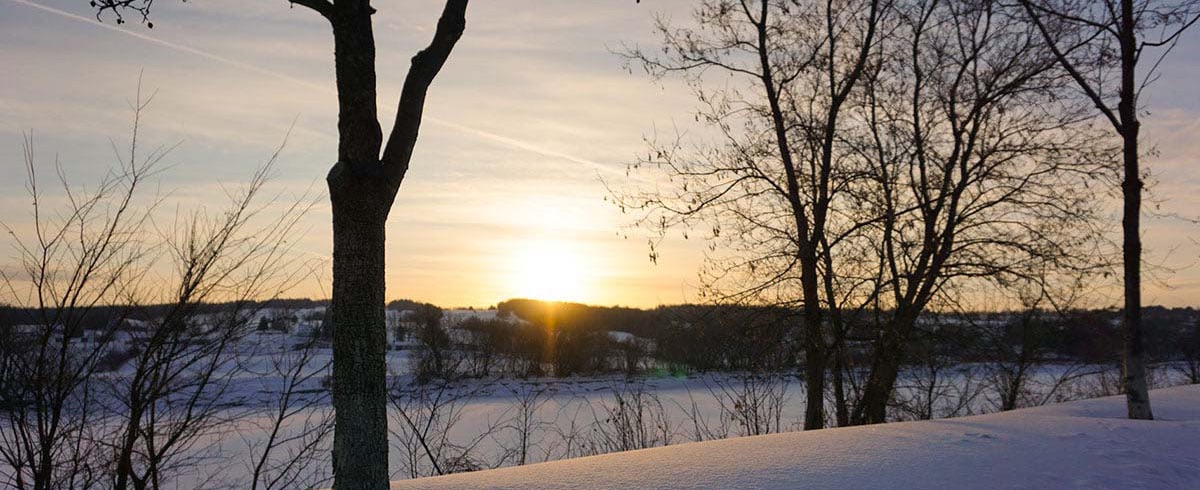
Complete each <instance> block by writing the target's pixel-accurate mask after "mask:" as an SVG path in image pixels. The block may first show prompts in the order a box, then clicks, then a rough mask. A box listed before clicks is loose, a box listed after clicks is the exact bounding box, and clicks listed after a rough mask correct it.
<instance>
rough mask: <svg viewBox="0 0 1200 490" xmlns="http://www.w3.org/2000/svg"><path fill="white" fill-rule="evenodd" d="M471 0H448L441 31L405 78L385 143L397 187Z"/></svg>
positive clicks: (390, 175) (386, 166)
mask: <svg viewBox="0 0 1200 490" xmlns="http://www.w3.org/2000/svg"><path fill="white" fill-rule="evenodd" d="M466 10H467V0H446V7H445V10H443V11H442V17H441V19H439V20H438V26H437V32H436V33H434V35H433V41H432V42H430V43H429V47H427V48H425V49H423V50H421V52H419V53H417V55H416V56H414V57H413V59H412V67H411V68H409V70H408V76H407V78H405V80H404V89H403V91H401V93H400V106H399V108H398V110H397V111H396V124H395V125H394V126H393V127H392V133H391V135H389V136H388V142H387V146H386V147H384V150H383V157H382V158H381V159H380V161H381V162H382V164H383V167H384V172H385V173H386V174H387V176H388V179H389V180H390V183H391V184H392V186H393V187H394V188H399V186H400V182H402V181H403V180H404V174H405V173H407V172H408V164H409V160H411V159H412V152H413V148H414V147H415V146H416V142H417V132H418V131H419V130H420V127H421V113H422V112H423V111H424V108H425V94H426V92H427V91H428V90H429V85H430V84H431V83H433V79H434V77H436V76H437V74H438V72H439V71H441V69H442V66H443V65H444V64H445V63H446V59H447V58H448V57H449V56H450V51H451V50H453V49H454V45H455V44H456V43H457V42H458V39H459V38H460V37H462V34H463V30H464V29H466V25H467V21H466Z"/></svg>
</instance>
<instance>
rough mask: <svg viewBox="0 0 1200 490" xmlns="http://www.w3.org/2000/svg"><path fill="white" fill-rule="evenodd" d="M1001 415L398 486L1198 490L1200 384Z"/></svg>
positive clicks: (727, 443)
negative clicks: (1128, 415)
mask: <svg viewBox="0 0 1200 490" xmlns="http://www.w3.org/2000/svg"><path fill="white" fill-rule="evenodd" d="M1152 398H1153V403H1154V410H1155V414H1156V416H1157V417H1158V420H1155V421H1132V420H1127V419H1125V418H1124V399H1123V398H1122V397H1106V398H1100V399H1093V400H1083V401H1075V402H1068V403H1061V404H1055V405H1048V406H1043V407H1038V408H1030V409H1023V410H1017V411H1012V412H1005V413H994V414H988V415H979V416H971V417H961V418H955V419H946V420H933V421H920V422H900V423H892V424H885V425H876V426H867V427H849V428H842V429H829V430H823V431H813V432H792V433H783V434H773V435H766V436H757V437H745V438H735V439H727V440H721V441H709V442H702V443H691V444H680V445H674V446H669V447H663V448H656V449H647V450H641V451H632V452H624V453H617V454H608V455H602V456H593V457H587V458H578V459H573V460H566V461H556V462H550V463H542V464H535V465H529V466H522V467H515V468H503V469H498V470H491V471H482V472H475V473H463V474H457V475H450V476H444V477H436V478H424V479H417V480H408V481H401V482H396V483H394V484H393V488H396V489H436V488H513V489H516V488H564V489H565V488H591V489H619V490H628V489H633V488H638V489H643V488H739V489H751V488H781V489H782V488H788V489H794V488H816V489H820V488H829V489H859V488H892V489H898V488H914V489H915V488H921V489H929V488H946V489H959V488H973V489H991V488H995V489H1015V488H1039V489H1065V488H1080V489H1138V488H1145V489H1194V488H1200V386H1198V385H1191V386H1181V387H1174V388H1164V389H1159V390H1155V391H1154V392H1153V393H1152Z"/></svg>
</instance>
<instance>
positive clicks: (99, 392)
mask: <svg viewBox="0 0 1200 490" xmlns="http://www.w3.org/2000/svg"><path fill="white" fill-rule="evenodd" d="M148 103H149V99H145V100H143V99H142V97H141V95H140V91H139V97H138V98H137V100H136V102H135V103H134V104H133V110H134V125H133V137H132V138H131V141H130V145H129V147H128V152H127V153H123V152H122V151H120V150H118V149H116V148H115V147H114V150H115V152H116V154H117V157H118V160H119V165H118V166H117V167H115V168H114V169H113V171H112V172H110V173H109V174H108V175H107V176H106V177H104V178H103V179H102V180H101V181H100V183H99V184H98V185H96V186H95V187H93V188H91V189H87V188H86V187H85V186H73V185H71V184H69V183H68V181H67V178H66V176H65V173H64V172H63V171H62V168H61V167H59V168H58V170H59V180H60V182H61V183H62V185H63V192H62V196H61V197H59V198H58V199H59V200H61V202H62V208H63V210H61V211H58V212H55V211H54V210H53V208H52V207H50V206H48V205H47V204H46V203H45V202H44V201H46V200H47V199H48V197H47V196H46V194H45V193H44V191H43V190H42V189H41V187H40V186H39V184H38V180H37V173H36V166H35V164H34V156H33V148H32V141H31V140H30V141H27V144H26V163H27V168H28V170H29V180H28V183H29V190H30V194H31V197H32V199H33V215H34V220H33V224H32V230H31V231H28V232H25V231H24V230H21V231H20V232H18V230H13V229H11V228H10V229H9V231H10V233H11V234H12V236H13V237H14V239H15V242H14V245H15V248H16V251H17V252H18V259H17V264H16V267H17V269H19V270H20V271H21V273H22V276H12V275H9V274H7V273H4V275H3V281H4V286H5V288H6V289H7V291H6V292H7V293H8V294H10V295H11V297H12V298H13V299H14V300H15V301H16V304H17V306H19V307H20V308H21V311H22V312H23V316H25V318H24V319H23V321H24V322H25V323H24V324H23V326H22V327H21V329H20V330H21V331H20V332H19V334H18V335H13V336H10V337H6V338H4V339H2V340H0V357H2V359H0V361H2V362H0V365H2V366H4V368H3V369H2V370H0V372H2V373H3V375H4V376H5V379H4V380H3V381H4V382H3V383H0V386H2V387H3V388H0V400H3V403H0V412H2V413H3V416H4V418H5V419H6V420H5V423H4V424H0V434H2V436H0V456H3V458H4V459H5V461H4V462H5V464H6V466H7V467H8V468H11V470H12V474H9V475H6V477H7V479H8V480H9V482H10V483H12V484H13V485H14V486H16V487H17V488H36V489H50V488H92V487H97V486H105V487H110V488H120V489H124V488H128V487H130V486H132V487H134V488H139V489H140V488H155V489H157V488H161V487H163V486H167V485H169V484H170V482H173V481H178V480H176V478H177V477H179V476H180V475H181V474H182V473H183V472H184V471H185V470H188V469H190V468H194V467H195V464H196V463H197V462H199V461H200V460H202V459H204V458H205V457H206V456H207V454H206V448H207V447H208V444H209V442H208V441H210V440H211V437H210V436H212V435H213V434H215V433H216V432H217V431H219V430H221V428H222V426H223V424H224V422H225V421H227V419H228V417H229V416H230V414H231V413H232V412H230V411H229V410H228V409H229V402H230V400H229V399H228V398H229V397H228V396H227V395H228V391H227V388H228V386H229V383H230V380H231V379H233V378H234V375H235V373H236V372H237V366H236V365H235V364H234V363H233V362H232V359H233V356H232V353H233V348H234V347H235V345H236V342H237V340H238V339H240V338H241V336H242V335H244V333H246V332H248V331H249V329H250V328H251V327H252V326H250V325H248V322H247V318H246V314H247V312H250V311H253V310H255V309H256V308H258V305H260V304H261V302H260V301H258V300H261V299H264V298H273V297H277V295H278V294H280V293H281V292H283V291H286V290H287V289H288V288H290V287H291V286H293V285H295V284H296V282H297V279H298V276H297V275H296V274H295V273H292V272H287V271H288V270H289V269H290V268H292V266H293V265H296V259H295V256H294V255H293V254H291V253H290V252H291V249H290V246H289V245H287V244H288V243H291V242H292V239H293V238H294V237H295V234H296V231H297V230H296V224H297V222H298V220H299V218H300V217H301V216H302V215H303V214H304V213H305V212H306V211H307V209H308V208H309V207H310V206H311V205H312V202H311V200H308V199H306V198H303V197H302V198H300V199H298V200H297V201H296V202H294V203H291V204H288V203H286V202H283V201H279V200H272V199H266V200H264V198H263V197H262V196H261V194H262V191H263V187H264V185H265V183H266V179H267V176H268V175H269V173H270V169H271V167H272V163H273V162H274V161H275V158H276V157H277V156H278V152H276V154H275V156H273V157H272V158H271V160H270V162H268V163H267V164H266V165H264V166H263V167H261V168H260V169H259V170H258V171H257V172H256V173H255V174H254V177H253V178H252V180H251V181H250V183H249V184H248V185H247V186H246V187H245V188H244V189H242V190H240V191H237V190H231V191H230V193H229V196H230V204H229V206H228V207H227V208H226V209H225V210H223V211H222V212H219V213H216V214H209V213H207V212H206V211H205V210H203V209H197V210H195V211H194V212H188V213H186V214H184V213H180V214H177V215H176V217H175V219H174V221H172V222H170V223H168V224H167V225H165V226H162V225H159V224H158V222H157V221H156V220H155V219H154V217H155V210H156V209H157V205H158V204H159V203H160V202H161V196H159V195H155V194H149V195H147V194H146V185H147V183H148V179H150V178H151V177H152V176H154V174H155V173H156V172H158V170H159V169H160V167H161V162H162V160H163V158H164V157H165V156H166V154H167V151H168V150H169V149H170V147H159V148H157V149H155V150H153V151H150V152H146V153H145V154H143V153H142V152H140V151H139V141H138V138H137V134H138V128H139V122H140V118H141V115H142V112H143V110H144V108H145V107H146V104H148ZM50 199H53V198H50ZM280 204H282V209H281V210H279V209H275V208H276V207H278V205H280ZM268 209H269V210H270V211H271V213H272V214H273V213H275V212H277V211H278V212H279V214H278V215H274V216H273V217H267V216H265V214H266V213H264V211H265V210H268ZM155 278H157V279H158V280H154V279H155ZM159 291H166V292H165V293H160V292H159ZM218 300H219V301H224V302H225V303H222V304H219V305H215V306H214V305H212V304H211V303H212V302H214V301H218Z"/></svg>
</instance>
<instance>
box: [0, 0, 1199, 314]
mask: <svg viewBox="0 0 1200 490" xmlns="http://www.w3.org/2000/svg"><path fill="white" fill-rule="evenodd" d="M378 3H379V5H378V6H377V8H378V9H379V13H378V14H377V15H376V17H375V25H376V37H377V43H378V54H379V59H378V71H379V81H380V87H379V94H380V110H381V119H382V120H383V121H391V119H392V113H393V112H394V104H395V101H396V99H397V98H398V95H399V86H400V83H401V82H402V80H403V74H404V72H405V71H406V69H407V65H408V60H409V58H410V57H411V56H412V55H413V54H414V53H415V52H416V51H417V50H419V49H420V48H421V47H422V46H423V45H424V44H425V43H427V42H428V39H429V38H430V36H431V35H432V30H431V29H432V27H433V26H434V25H435V22H436V17H437V14H438V13H439V11H440V5H439V2H437V1H433V0H414V1H406V2H378ZM689 4H690V2H689V1H687V0H672V1H664V0H651V1H644V2H641V3H640V4H638V3H635V2H633V1H628V0H604V1H596V0H570V1H568V0H556V1H553V2H548V1H545V0H477V1H475V2H473V3H472V4H471V6H470V9H469V11H468V28H467V32H466V35H465V36H464V37H463V39H462V41H461V42H460V44H459V46H458V47H457V48H456V51H455V52H454V54H453V56H452V57H451V60H450V62H449V63H448V65H447V66H446V68H445V70H444V71H443V72H442V74H441V75H440V77H439V78H438V80H437V81H436V82H435V84H434V87H433V88H432V90H431V94H430V98H429V101H428V105H427V109H426V116H427V120H426V122H425V125H424V126H423V128H422V134H421V140H420V142H419V143H418V148H417V151H416V154H415V155H414V161H413V164H412V170H411V171H410V172H409V175H408V178H407V180H406V182H405V184H404V186H403V187H402V189H401V191H400V196H399V198H398V199H397V202H396V205H395V207H394V208H393V211H392V215H391V219H390V220H389V224H388V227H389V228H388V233H389V245H388V276H387V277H388V283H389V290H388V296H389V297H392V298H398V297H412V298H416V299H421V300H426V301H433V302H435V303H438V304H442V305H446V306H450V305H464V306H465V305H474V306H487V305H489V304H492V303H494V302H496V301H499V300H502V299H506V298H508V297H512V296H521V295H538V294H549V293H553V289H554V288H549V289H548V288H546V287H545V286H544V285H541V286H539V285H536V284H532V283H531V281H530V280H528V279H523V278H527V277H530V276H533V277H535V278H536V277H537V276H538V274H550V273H551V272H553V271H541V272H538V271H529V270H527V269H526V268H527V267H529V266H528V264H529V263H530V262H531V261H530V260H528V259H529V255H530V254H531V253H534V252H530V251H531V250H533V251H536V253H538V254H541V255H549V256H553V257H555V258H556V260H557V263H560V264H561V263H572V264H574V263H578V264H579V265H578V266H577V270H574V271H571V272H570V274H573V275H574V276H576V277H575V279H574V280H573V281H572V282H573V283H578V284H577V285H576V286H574V287H571V288H560V289H559V290H558V293H559V294H558V295H559V296H561V297H562V298H563V299H571V300H580V301H587V302H592V303H601V304H629V305H637V306H652V305H656V304H659V303H677V302H682V301H688V300H692V299H695V294H694V290H693V285H694V284H695V283H696V279H695V278H696V272H697V269H698V267H699V265H700V262H701V260H702V253H703V246H702V245H703V244H701V243H698V242H697V241H696V240H692V241H685V240H682V239H679V238H673V239H670V240H668V241H667V242H666V244H665V249H664V250H663V252H664V253H663V255H662V259H660V260H659V264H658V265H652V264H651V263H650V262H649V260H648V259H647V249H646V245H645V241H644V239H642V238H638V237H637V236H636V234H635V235H631V236H630V238H628V239H624V238H622V225H623V224H624V220H623V219H622V217H621V215H620V213H619V212H618V211H617V210H616V209H615V208H613V207H612V206H611V205H610V204H608V203H606V202H604V201H603V197H604V196H605V194H606V192H605V189H604V187H603V185H602V184H601V183H600V178H601V177H602V176H603V177H608V178H610V179H612V178H619V177H620V176H621V175H623V169H624V165H625V164H626V163H629V162H632V161H633V160H634V158H635V155H636V154H638V153H644V149H645V146H644V143H643V140H642V138H643V136H644V135H646V134H648V133H650V132H652V131H653V130H654V128H655V127H656V126H659V127H661V126H664V125H671V124H673V123H674V122H675V121H691V119H692V118H691V110H692V107H693V105H694V102H693V99H692V98H691V96H690V95H689V92H688V91H687V90H686V89H685V88H684V87H682V86H680V85H679V84H677V83H675V82H669V81H668V82H665V83H663V84H655V83H652V82H651V81H649V80H648V79H646V78H645V77H644V76H642V75H641V74H640V73H638V72H635V73H632V74H631V73H628V72H626V71H625V70H624V69H623V67H622V63H621V60H620V59H618V57H616V56H615V55H613V54H611V52H610V48H612V47H615V46H617V45H618V44H619V43H621V42H632V43H642V44H651V45H652V44H653V43H655V42H656V39H655V38H654V37H653V34H652V32H651V29H650V27H651V13H652V12H654V11H663V12H667V13H668V14H670V15H674V16H677V17H680V18H682V17H683V16H685V15H686V10H687V8H688V5H689ZM38 6H41V7H43V8H38ZM154 8H155V12H154V15H155V28H154V29H146V28H145V27H143V26H140V25H130V26H123V27H120V28H116V26H115V25H114V24H112V23H111V22H109V23H107V24H105V25H99V24H97V23H96V22H95V21H94V20H93V19H92V15H93V14H92V11H91V9H90V8H89V7H88V4H87V1H86V0H0V66H2V67H4V69H3V71H0V205H2V210H0V219H2V220H4V221H5V222H7V223H14V224H16V225H18V226H19V225H20V224H21V223H22V222H23V221H22V220H28V213H27V205H28V202H27V201H28V199H27V198H25V197H24V196H23V194H22V193H23V184H22V181H23V178H24V173H23V172H24V170H23V167H22V165H21V148H20V144H21V137H22V136H21V135H22V133H23V132H28V131H30V130H32V131H33V132H34V134H35V137H36V141H37V149H38V155H39V157H41V159H42V160H43V161H44V162H50V161H52V159H53V158H54V156H55V155H56V154H57V155H58V157H59V158H60V160H61V161H62V162H63V165H64V167H65V168H66V169H67V171H68V173H69V174H70V175H71V176H72V178H73V179H77V180H79V181H87V180H88V179H89V178H94V177H95V176H96V175H97V172H100V171H102V170H103V169H104V168H106V166H107V165H110V164H111V163H112V158H111V155H112V152H111V149H110V148H109V139H110V138H111V139H115V140H118V141H120V140H124V139H125V138H126V137H127V135H128V128H129V122H130V112H129V107H128V100H129V99H131V98H132V97H133V96H134V93H135V90H136V84H137V80H138V76H139V73H141V74H142V75H141V76H142V84H143V86H144V87H145V88H146V89H156V90H157V95H156V98H155V101H154V103H153V104H152V105H151V107H150V108H149V111H148V114H147V116H146V121H145V124H144V128H143V130H144V136H143V139H144V140H145V141H152V142H158V143H162V144H173V143H176V142H181V143H182V144H181V145H180V147H179V148H178V149H177V150H175V151H174V152H173V153H172V154H171V157H170V158H169V161H171V162H172V163H174V164H175V166H174V167H173V168H172V170H171V171H170V172H169V173H167V174H165V175H164V176H163V177H162V179H163V182H162V185H163V187H165V188H171V189H176V190H175V192H174V195H173V196H174V197H173V198H174V199H177V200H179V201H180V202H182V203H184V204H185V205H186V204H188V203H204V202H206V201H208V200H210V199H211V197H212V196H213V195H214V193H216V192H220V189H221V186H222V185H229V184H235V183H237V182H240V181H244V180H245V179H246V178H248V177H249V175H250V173H251V172H252V171H253V169H254V167H255V166H256V165H258V164H259V163H261V162H263V161H264V160H265V159H266V158H267V157H268V156H269V155H270V154H271V152H272V151H273V149H274V147H275V146H277V145H278V144H279V142H280V141H281V140H282V138H283V137H284V134H285V133H286V132H287V131H288V128H289V127H290V126H291V125H292V123H293V121H296V122H295V128H294V129H293V131H292V137H291V139H290V141H289V143H288V145H287V146H286V148H285V150H284V153H283V155H282V158H281V160H280V162H279V164H278V168H277V173H276V174H277V177H276V179H275V181H274V185H276V186H279V187H280V188H282V189H292V190H296V192H300V191H303V190H304V189H307V188H310V187H313V188H316V189H318V190H323V182H322V178H323V177H324V174H325V172H326V170H327V169H328V167H329V165H330V164H331V162H332V159H333V158H334V155H335V154H336V152H335V145H336V135H335V133H334V131H335V121H336V99H335V94H334V92H333V91H332V87H333V63H332V40H331V36H330V35H329V29H328V27H327V26H326V25H325V23H324V22H325V21H324V20H323V19H321V18H320V17H319V16H317V15H316V14H315V13H313V12H310V11H308V10H306V9H303V8H294V9H289V7H288V5H287V3H286V2H285V1H283V0H279V1H255V2H244V1H232V0H204V1H191V2H187V3H183V2H178V1H173V0H158V1H156V2H155V4H154ZM122 31H123V32H122ZM131 33H132V34H135V35H131ZM1198 62H1200V35H1198V33H1197V32H1193V33H1191V34H1190V35H1189V36H1188V37H1187V38H1185V39H1184V40H1183V42H1182V45H1181V47H1180V49H1179V50H1178V52H1177V53H1176V54H1175V55H1174V57H1173V58H1171V60H1170V61H1169V62H1168V63H1167V64H1166V65H1164V67H1163V69H1162V71H1163V76H1162V78H1161V79H1160V80H1159V81H1158V82H1157V84H1156V85H1154V86H1153V87H1152V88H1151V89H1150V93H1149V95H1148V96H1147V97H1148V99H1147V101H1146V102H1147V103H1146V104H1145V106H1146V107H1147V108H1148V110H1149V111H1150V114H1149V115H1148V116H1147V120H1146V130H1145V134H1146V135H1147V142H1149V143H1152V144H1155V145H1156V147H1157V149H1158V154H1157V155H1155V156H1154V157H1153V159H1151V160H1150V161H1151V165H1152V169H1153V170H1154V171H1155V173H1156V176H1157V181H1158V183H1157V185H1156V187H1155V188H1154V190H1153V196H1154V197H1155V198H1156V199H1158V200H1160V201H1161V206H1162V208H1163V209H1164V210H1165V211H1169V212H1176V213H1180V214H1184V215H1190V216H1196V215H1200V195H1198V192H1197V191H1200V166H1198V165H1197V162H1196V158H1197V155H1200V90H1197V87H1196V81H1197V80H1200V63H1198ZM385 130H386V127H385ZM1114 219H1115V216H1114ZM328 222H329V209H328V206H327V205H326V204H325V203H324V202H323V201H322V202H321V204H320V205H319V206H318V207H317V208H316V209H315V210H314V211H313V212H312V214H311V215H310V216H308V218H307V219H306V227H307V229H308V230H309V231H308V233H307V234H306V236H305V238H304V240H303V242H302V243H301V245H300V249H301V250H302V251H303V252H304V253H306V254H310V255H312V256H314V257H327V256H328V253H329V250H330V246H329V242H330V239H329V232H328V225H327V223H328ZM1198 228H1200V227H1198V226H1197V225H1195V224H1191V223H1186V222H1183V221H1179V220H1172V219H1158V218H1151V219H1149V220H1148V222H1147V231H1146V239H1147V243H1148V247H1149V254H1148V260H1149V261H1150V262H1151V263H1154V264H1162V265H1165V266H1167V268H1168V269H1173V270H1174V271H1173V272H1170V271H1167V270H1165V269H1163V270H1161V271H1160V272H1159V273H1157V277H1158V278H1160V279H1161V284H1160V283H1155V284H1149V285H1147V290H1146V302H1147V303H1161V304H1168V305H1200V270H1198V267H1197V266H1196V265H1195V264H1196V262H1197V261H1198V260H1200V245H1197V244H1196V243H1195V240H1200V233H1197V232H1198V231H1200V229H1198ZM3 240H7V238H4V239H0V241H3ZM0 246H4V248H5V249H6V250H7V243H0ZM4 257H8V255H5V256H4ZM549 262H555V261H554V260H551V261H549ZM298 293H299V294H307V295H313V296H320V295H322V288H321V287H320V286H319V285H316V284H314V285H310V286H305V288H304V289H302V290H300V291H298Z"/></svg>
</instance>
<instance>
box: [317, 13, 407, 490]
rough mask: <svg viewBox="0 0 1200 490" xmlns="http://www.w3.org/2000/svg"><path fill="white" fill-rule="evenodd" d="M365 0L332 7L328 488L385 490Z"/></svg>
mask: <svg viewBox="0 0 1200 490" xmlns="http://www.w3.org/2000/svg"><path fill="white" fill-rule="evenodd" d="M373 12H374V10H373V9H372V8H371V6H370V5H369V4H368V2H356V1H347V2H337V3H336V4H335V10H334V13H333V15H332V18H331V19H330V22H331V24H332V25H333V39H334V59H335V70H336V74H337V88H338V137H339V138H338V162H337V164H335V165H334V166H333V168H332V169H331V170H330V171H329V176H328V177H327V178H326V181H327V184H328V186H329V200H330V204H331V205H332V208H333V296H332V298H331V302H330V305H329V307H330V310H331V314H330V319H331V320H332V322H333V407H334V412H335V416H334V437H333V471H334V483H333V487H334V488H335V489H336V490H360V489H377V490H384V489H386V488H388V465H387V461H388V458H387V453H388V441H387V438H388V432H387V364H386V359H385V355H386V352H385V350H386V348H387V331H386V329H387V327H386V323H385V321H384V301H385V295H384V289H385V283H384V241H385V229H384V223H385V222H386V220H387V215H388V210H389V208H391V204H392V198H393V196H394V195H395V194H394V191H393V190H392V189H390V188H389V187H390V186H389V184H388V180H387V179H385V178H384V172H383V169H382V167H381V166H380V164H379V151H380V147H381V146H382V144H383V135H382V133H381V131H380V128H379V119H378V115H377V109H376V105H375V104H376V88H375V83H376V76H375V38H374V34H373V32H372V30H371V14H372V13H373Z"/></svg>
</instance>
